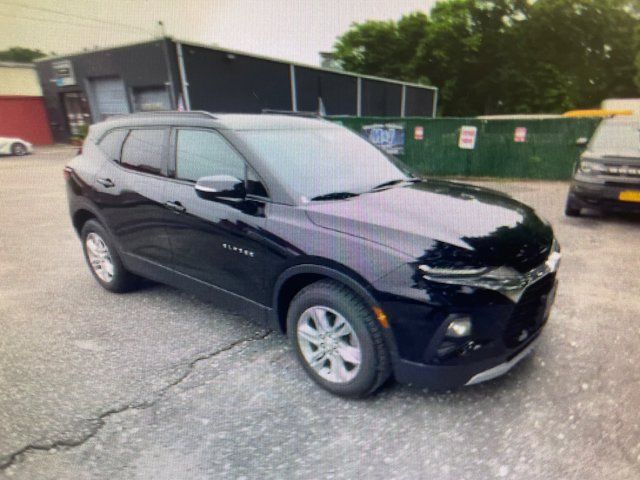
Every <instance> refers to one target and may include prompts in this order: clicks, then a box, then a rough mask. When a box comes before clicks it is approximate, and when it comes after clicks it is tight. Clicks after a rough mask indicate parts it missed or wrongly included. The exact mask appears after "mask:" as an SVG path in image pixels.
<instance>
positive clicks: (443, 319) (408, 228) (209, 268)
mask: <svg viewBox="0 0 640 480" xmlns="http://www.w3.org/2000/svg"><path fill="white" fill-rule="evenodd" d="M65 177H66V178H67V187H68V188H67V190H68V195H69V206H70V211H71V217H72V220H73V225H74V227H75V229H76V231H77V232H78V234H79V235H80V238H81V240H82V245H83V248H84V251H85V255H86V259H87V262H88V264H89V267H90V268H91V272H92V273H93V275H94V276H95V278H96V279H97V281H98V282H99V283H100V284H101V285H102V286H103V287H104V288H106V289H108V290H111V291H114V292H122V291H125V290H129V289H131V288H133V287H134V286H135V285H136V283H137V280H138V279H139V278H140V277H146V278H149V279H152V280H155V281H159V282H163V283H167V284H170V285H174V286H176V287H179V288H183V289H185V290H188V291H191V292H195V293H198V294H199V295H201V296H202V297H204V298H206V299H213V300H215V301H216V302H218V303H219V304H220V305H222V306H223V307H225V308H229V309H233V310H234V311H240V312H243V313H245V314H246V315H247V316H249V317H251V318H253V319H255V320H257V321H258V322H260V323H261V324H264V325H266V326H269V327H270V328H273V329H277V330H280V331H283V332H286V333H287V334H288V336H289V338H290V339H291V342H292V345H293V349H294V350H295V352H296V354H297V356H298V358H299V360H300V362H301V364H302V366H303V367H304V368H305V369H306V371H307V372H308V373H309V375H310V376H311V377H312V378H313V379H314V380H315V381H316V382H318V383H319V384H320V385H322V386H323V387H325V388H326V389H328V390H330V391H331V392H333V393H336V394H338V395H344V396H352V397H356V396H364V395H367V394H369V393H371V392H373V391H374V390H376V388H378V387H379V386H380V385H381V384H382V383H383V382H384V381H385V380H386V379H387V378H388V377H389V376H390V375H391V374H392V373H393V375H394V376H395V378H396V379H397V380H398V381H401V382H407V383H413V384H419V385H423V386H429V387H431V388H436V389H446V388H451V387H456V386H460V385H465V384H473V383H477V382H481V381H483V380H487V379H490V378H494V377H496V376H497V375H500V374H502V373H504V372H506V371H507V370H509V369H510V368H511V367H512V366H513V365H514V364H515V363H517V362H518V361H519V360H520V359H521V358H523V357H524V356H525V355H526V354H527V353H528V352H529V351H530V350H531V348H532V347H533V344H534V342H535V341H536V339H537V337H538V336H539V334H540V330H541V329H542V326H543V325H544V323H545V321H546V320H547V317H548V314H549V310H550V307H551V305H552V303H553V299H554V293H555V288H556V270H557V267H558V263H559V259H560V253H559V248H558V244H557V243H556V241H555V240H554V236H553V232H552V230H551V227H550V226H549V224H548V223H546V222H545V221H543V220H541V219H540V218H539V217H538V216H537V215H536V214H535V213H534V211H533V210H532V209H531V208H529V207H528V206H526V205H523V204H521V203H519V202H517V201H515V200H513V199H511V198H509V197H508V196H506V195H503V194H500V193H498V192H494V191H491V190H486V189H482V188H477V187H473V186H466V185H461V184H456V183H450V182H445V181H439V180H430V179H429V180H422V179H419V178H417V177H415V176H413V175H412V174H411V173H410V172H409V171H408V170H407V169H406V168H405V167H404V166H402V165H401V164H400V163H399V162H398V161H397V160H395V159H394V158H392V157H389V156H387V155H386V154H385V153H383V152H381V151H380V150H378V149H377V148H375V147H374V146H372V145H371V144H369V143H368V142H367V141H366V140H364V139H362V138H361V137H359V136H358V135H356V134H355V133H352V132H351V131H349V130H347V129H346V128H343V127H341V126H339V125H336V124H333V123H331V122H328V121H324V120H320V119H313V118H302V117H296V116H291V115H271V114H263V115H230V114H226V115H225V114H222V115H217V114H216V115H213V114H210V113H206V112H188V113H177V112H174V113H171V112H167V113H155V114H134V115H131V116H127V117H121V118H118V119H113V120H109V121H106V122H103V123H99V124H96V125H93V126H92V127H91V129H90V130H89V135H88V137H87V140H86V141H85V144H84V146H83V151H82V154H81V155H79V156H77V157H76V158H74V159H73V160H72V161H71V162H70V163H69V164H68V166H67V167H66V168H65Z"/></svg>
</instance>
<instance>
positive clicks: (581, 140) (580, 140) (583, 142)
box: [576, 137, 589, 147]
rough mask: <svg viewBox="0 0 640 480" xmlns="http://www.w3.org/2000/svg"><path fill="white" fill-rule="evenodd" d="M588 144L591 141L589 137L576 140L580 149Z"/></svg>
mask: <svg viewBox="0 0 640 480" xmlns="http://www.w3.org/2000/svg"><path fill="white" fill-rule="evenodd" d="M587 143H589V139H588V138H587V137H580V138H579V139H577V140H576V145H577V146H578V147H584V146H585V145H586V144H587Z"/></svg>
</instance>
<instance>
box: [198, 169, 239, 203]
mask: <svg viewBox="0 0 640 480" xmlns="http://www.w3.org/2000/svg"><path fill="white" fill-rule="evenodd" d="M195 189H196V194H197V195H198V196H199V197H200V198H204V199H205V200H213V199H215V198H244V197H245V195H246V192H245V188H244V182H243V181H242V180H240V179H238V178H236V177H232V176H231V175H211V176H210V177H201V178H199V179H198V181H197V182H196V186H195Z"/></svg>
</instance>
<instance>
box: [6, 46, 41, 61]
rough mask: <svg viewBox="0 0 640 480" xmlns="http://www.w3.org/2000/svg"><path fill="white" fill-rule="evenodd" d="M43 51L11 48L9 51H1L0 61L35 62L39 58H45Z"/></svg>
mask: <svg viewBox="0 0 640 480" xmlns="http://www.w3.org/2000/svg"><path fill="white" fill-rule="evenodd" d="M45 56H46V54H45V53H44V52H42V51H41V50H38V49H36V50H33V49H31V48H23V47H11V48H8V49H7V50H0V61H3V62H26V63H29V62H33V61H34V60H35V59H37V58H42V57H45Z"/></svg>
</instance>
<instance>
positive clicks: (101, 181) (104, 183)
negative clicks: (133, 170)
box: [96, 178, 116, 188]
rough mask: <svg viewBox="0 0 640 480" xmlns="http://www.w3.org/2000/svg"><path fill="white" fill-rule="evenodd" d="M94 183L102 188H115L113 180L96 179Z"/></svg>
mask: <svg viewBox="0 0 640 480" xmlns="http://www.w3.org/2000/svg"><path fill="white" fill-rule="evenodd" d="M96 182H98V183H99V184H100V185H102V186H103V187H104V188H111V187H115V186H116V184H115V183H113V180H111V179H110V178H98V179H97V180H96Z"/></svg>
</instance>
